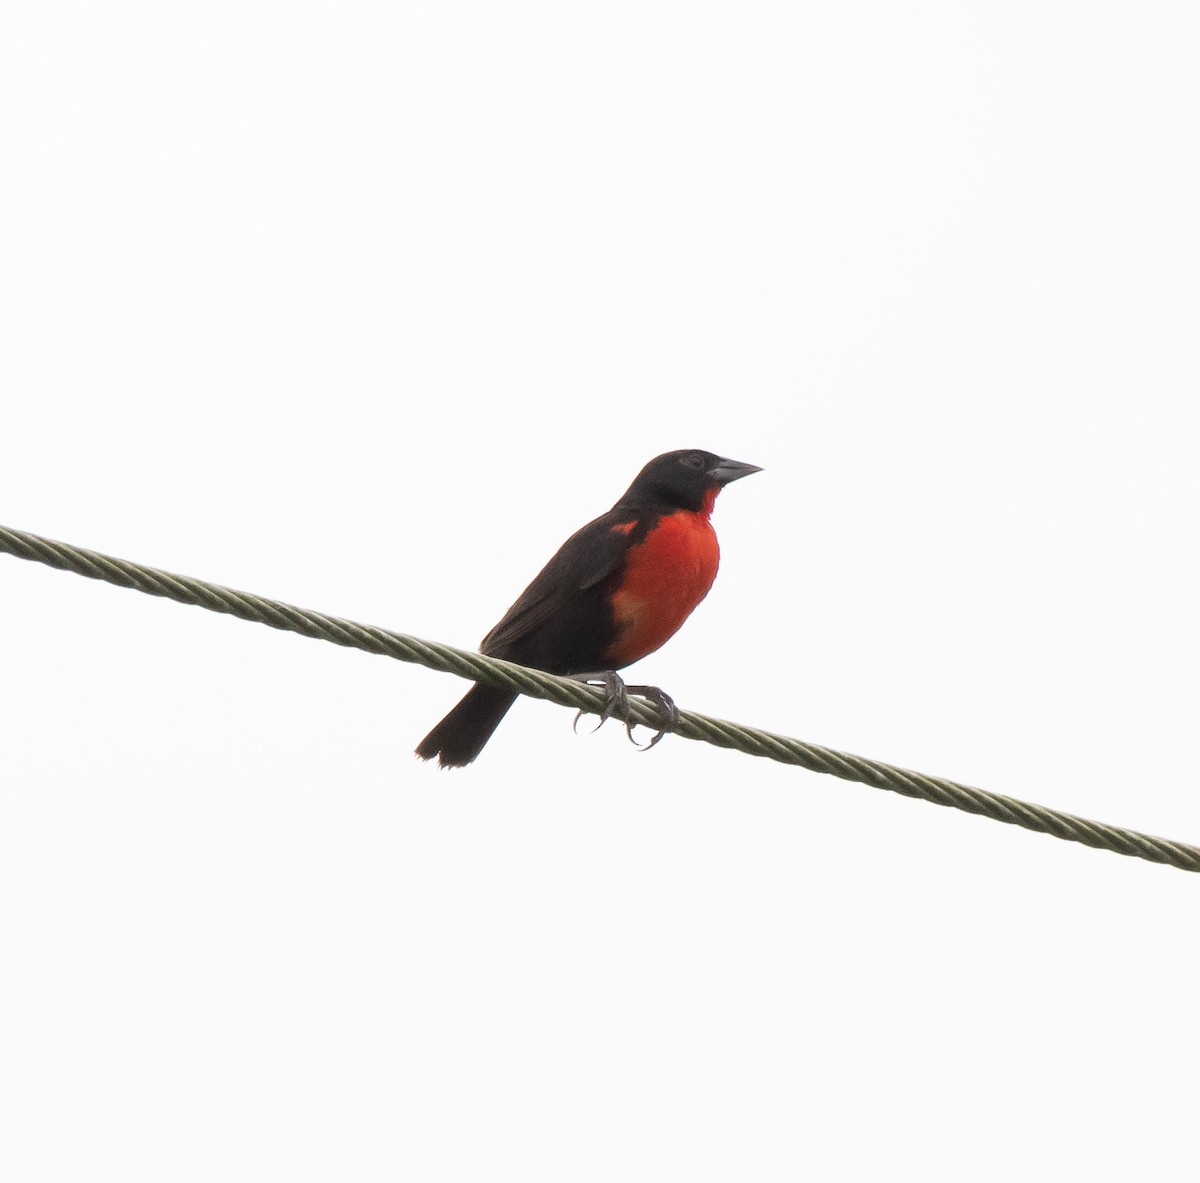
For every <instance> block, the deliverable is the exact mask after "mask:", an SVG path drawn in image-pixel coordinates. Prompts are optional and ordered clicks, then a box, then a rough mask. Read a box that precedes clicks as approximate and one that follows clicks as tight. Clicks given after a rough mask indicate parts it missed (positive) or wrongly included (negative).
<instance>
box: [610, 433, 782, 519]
mask: <svg viewBox="0 0 1200 1183" xmlns="http://www.w3.org/2000/svg"><path fill="white" fill-rule="evenodd" d="M752 472H762V469H761V468H759V467H758V466H757V465H755V464H742V463H741V462H740V461H738V460H726V459H724V458H723V457H721V456H715V455H713V453H712V452H701V451H700V450H699V449H697V448H684V449H683V450H682V451H679V452H665V453H664V454H663V455H661V456H655V458H654V459H653V460H651V461H650V463H649V464H647V465H646V467H645V468H643V469H642V471H641V472H639V473H638V475H637V479H636V480H635V481H634V482H633V484H632V485H630V486H629V490H628V491H627V492H626V494H625V496H624V497H622V498H621V500H620V501H619V502H618V504H619V505H646V504H654V505H669V506H671V507H672V508H674V509H690V510H695V511H699V510H705V511H709V510H711V509H712V504H713V502H714V501H715V500H716V496H717V494H718V493H719V492H720V491H721V489H722V488H724V487H725V486H726V485H728V484H729V483H730V482H731V481H736V480H740V479H741V478H742V477H744V476H749V475H750V474H751V473H752Z"/></svg>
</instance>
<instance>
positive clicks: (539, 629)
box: [417, 449, 762, 768]
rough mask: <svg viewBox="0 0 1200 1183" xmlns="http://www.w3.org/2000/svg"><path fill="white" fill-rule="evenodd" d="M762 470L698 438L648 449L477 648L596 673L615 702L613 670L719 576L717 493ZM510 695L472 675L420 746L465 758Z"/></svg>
mask: <svg viewBox="0 0 1200 1183" xmlns="http://www.w3.org/2000/svg"><path fill="white" fill-rule="evenodd" d="M761 471H762V470H761V469H760V468H758V467H756V466H755V465H753V464H741V463H739V462H738V461H737V460H724V459H722V458H721V457H720V456H714V455H713V454H712V453H711V452H701V451H697V450H695V449H685V450H683V451H679V452H667V453H666V454H665V455H662V456H657V457H655V458H654V459H653V460H651V461H650V463H649V464H647V465H646V467H645V468H643V469H642V471H641V472H640V473H638V475H637V478H636V479H635V480H634V482H633V484H632V485H630V486H629V488H628V489H627V490H626V492H625V493H624V495H623V496H622V497H621V499H620V500H619V501H618V502H617V503H616V505H614V506H613V507H612V509H610V510H609V511H608V513H606V514H603V515H602V516H601V517H598V518H597V519H596V520H595V521H594V522H589V523H588V524H587V525H586V526H584V527H583V529H582V530H579V531H577V532H576V533H574V534H572V535H571V537H570V538H568V539H567V541H566V542H564V543H563V545H562V547H561V548H560V549H559V551H558V553H557V554H556V555H555V556H554V558H552V559H551V560H550V561H549V562H548V563H547V564H546V565H545V567H543V568H542V570H541V572H540V573H539V574H538V576H537V578H536V579H534V581H533V582H532V583H531V584H530V585H529V586H528V587H527V588H526V589H525V590H524V592H522V593H521V595H520V597H519V598H518V600H517V602H516V603H515V604H513V606H512V607H511V608H510V609H509V610H508V611H507V612H506V613H505V614H504V618H503V619H502V620H501V621H500V623H499V624H497V625H496V627H495V628H493V629H492V631H491V632H490V633H488V635H487V636H486V637H484V639H483V642H482V644H481V645H480V646H479V651H480V653H484V654H486V655H487V656H489V657H499V658H503V659H504V660H506V661H515V662H519V663H520V664H521V665H528V666H533V667H534V668H535V669H540V670H546V671H547V672H549V673H552V674H566V675H570V676H573V677H579V678H582V679H583V680H585V681H603V682H604V684H605V686H606V688H607V690H608V694H609V703H608V707H607V708H606V709H605V712H604V716H603V717H605V718H607V717H608V716H609V715H610V714H613V713H621V711H622V710H623V709H624V707H625V705H626V700H625V690H626V687H625V685H624V683H623V682H622V681H621V680H620V678H618V677H617V676H616V672H615V671H617V670H619V669H623V668H624V667H625V666H627V665H632V664H633V663H634V662H635V661H638V660H640V659H641V658H643V657H645V656H646V655H647V654H648V653H653V652H654V651H655V650H656V649H658V648H659V647H660V646H661V645H663V644H665V643H666V642H667V641H668V640H669V639H670V638H671V637H672V636H674V634H675V632H676V630H677V629H678V628H679V626H680V625H681V624H683V622H684V621H685V620H686V619H687V618H688V617H689V616H690V615H691V613H692V609H693V608H695V607H696V605H697V604H699V603H700V601H701V600H703V599H704V597H705V596H706V595H708V589H709V588H710V587H712V584H713V580H714V579H715V578H716V575H717V564H718V562H719V560H720V549H719V547H718V546H717V536H716V534H715V532H714V531H713V528H712V523H711V522H710V521H709V515H710V514H711V513H712V510H713V503H714V502H715V501H716V499H717V494H718V493H719V492H720V491H721V489H722V488H724V487H725V486H726V485H728V484H729V483H730V482H731V481H736V480H739V479H740V478H742V477H744V476H749V475H750V474H751V473H753V472H761ZM629 689H632V690H635V691H636V692H638V693H641V694H644V695H645V696H646V697H648V698H650V699H652V700H654V701H656V702H657V703H658V704H659V706H660V707H661V708H662V710H663V713H664V715H665V717H666V719H668V720H673V719H674V718H675V717H677V712H676V711H675V706H674V703H672V702H671V700H670V699H669V698H668V697H667V696H666V695H664V694H663V693H662V691H660V690H658V689H657V688H656V687H652V686H637V687H630V688H629ZM516 700H517V696H516V694H514V693H513V692H512V691H509V690H499V689H496V688H495V687H493V686H483V685H479V684H477V685H475V686H474V687H472V688H471V689H470V690H468V691H467V693H466V695H465V696H464V698H463V699H462V701H461V702H460V703H459V704H458V705H457V706H456V707H455V708H454V709H453V710H452V711H451V712H450V713H449V714H448V715H447V716H446V717H445V718H444V719H443V720H442V721H441V722H440V723H439V724H438V725H437V726H436V727H435V728H434V729H433V730H432V731H431V732H430V733H429V734H428V735H427V736H426V737H425V738H424V739H423V740H422V741H421V743H420V745H419V746H418V747H417V755H418V756H420V757H421V759H422V760H432V759H433V758H434V757H435V756H436V757H437V758H438V762H439V763H440V764H441V765H442V767H444V768H460V767H462V766H463V765H466V764H470V763H471V761H472V760H474V759H475V757H476V756H478V755H479V753H480V752H481V751H482V750H483V746H484V744H486V743H487V741H488V740H489V739H490V738H491V735H492V732H493V731H495V730H496V728H497V727H498V726H499V724H500V720H501V719H503V718H504V716H505V714H506V713H507V711H508V709H509V707H511V706H512V704H513V703H514V702H516ZM661 734H662V733H661V732H660V733H659V735H660V736H661ZM658 738H659V736H656V737H655V741H653V742H656V741H657V739H658Z"/></svg>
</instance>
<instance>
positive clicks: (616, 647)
mask: <svg viewBox="0 0 1200 1183" xmlns="http://www.w3.org/2000/svg"><path fill="white" fill-rule="evenodd" d="M716 496H717V490H715V489H714V490H712V491H711V492H710V493H709V495H708V496H707V497H706V498H705V503H704V509H703V510H701V511H700V512H699V513H692V512H689V511H687V510H681V511H679V512H678V513H672V514H666V515H664V516H663V517H662V518H661V519H660V520H659V522H658V524H657V525H656V526H655V527H654V528H653V529H652V530H651V531H650V533H649V534H647V535H646V537H645V538H644V539H643V540H642V541H641V542H639V543H638V544H637V545H636V546H633V547H631V548H630V550H629V554H628V556H627V558H626V560H625V568H624V573H623V575H622V577H621V583H620V586H619V587H618V588H617V590H616V591H615V592H614V593H613V595H612V608H613V616H614V618H615V621H616V625H617V639H616V641H615V642H614V643H613V645H612V647H611V648H610V650H609V659H610V660H611V661H612V663H613V667H614V668H617V669H619V668H621V667H623V666H626V665H631V664H632V663H633V662H635V661H638V660H640V659H641V658H643V657H645V656H646V655H647V654H648V653H653V652H654V651H655V649H658V648H659V647H660V646H662V645H664V644H666V642H667V641H669V640H670V639H671V637H673V636H674V635H675V633H676V632H677V631H678V629H679V627H680V625H682V624H683V622H684V621H685V620H687V618H688V617H689V616H690V615H691V614H692V610H693V609H694V608H695V607H696V605H697V604H699V603H700V601H701V600H703V599H704V597H705V596H706V595H708V590H709V588H711V587H712V585H713V580H714V579H716V577H717V566H718V564H719V563H720V559H721V551H720V548H719V547H718V546H717V535H716V533H715V532H714V530H713V528H712V525H711V523H710V522H709V520H708V515H709V514H710V513H711V512H712V504H713V502H714V501H715V500H716ZM620 528H621V527H619V526H618V527H617V529H620Z"/></svg>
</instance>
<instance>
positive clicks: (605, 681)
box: [571, 670, 679, 752]
mask: <svg viewBox="0 0 1200 1183" xmlns="http://www.w3.org/2000/svg"><path fill="white" fill-rule="evenodd" d="M580 681H582V682H583V683H584V685H587V686H593V685H594V686H598V687H602V688H603V690H604V693H605V695H606V701H605V703H604V709H603V710H602V711H601V712H600V722H599V723H597V724H596V726H595V727H593V728H592V734H593V735H594V734H595V733H596V732H597V731H599V730H600V728H601V727H603V726H604V724H605V723H606V722H607V721H608V720H609V719H620V720H622V721H623V722H624V724H625V734H626V735H628V736H629V742H630V743H631V744H633V746H634V747H635V748H637V749H638V751H641V752H648V751H649V750H650V749H651V748H652V747H654V745H655V744H656V743H658V741H659V740H660V739H662V737H663V736H664V735H666V733H667V732H668V731H672V730H674V728H675V727H676V725H677V724H678V723H679V708H678V707H677V706H676V705H675V700H674V699H673V698H672V697H671V696H670V695H669V694H667V693H666V692H665V691H663V690H660V689H659V688H658V687H657V686H626V684H625V682H624V681H623V680H622V679H621V678H620V677H619V676H618V675H617V674H616V673H615V672H614V671H613V670H605V671H604V673H603V674H594V675H588V676H586V677H581V678H580ZM630 694H636V695H638V697H640V698H644V699H646V700H647V701H648V702H650V703H651V704H652V705H653V706H655V707H656V708H657V709H658V712H659V714H660V715H661V722H662V726H661V727H660V728H659V730H658V731H656V732H655V734H654V736H653V738H652V739H651V740H650V742H649V743H648V744H640V743H638V741H637V740H636V739H634V736H633V729H634V727H635V726H636V720H634V719H633V718H631V717H630V714H629V695H630ZM588 713H589V712H587V711H585V710H584V709H583V708H582V707H581V708H580V709H579V710H578V711H576V712H575V719H574V721H573V722H572V723H571V730H572V731H574V732H575V733H576V734H577V735H578V734H579V720H580V719H582V718H583V716H584V715H585V714H588Z"/></svg>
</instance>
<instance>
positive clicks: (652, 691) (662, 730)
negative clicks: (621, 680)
mask: <svg viewBox="0 0 1200 1183" xmlns="http://www.w3.org/2000/svg"><path fill="white" fill-rule="evenodd" d="M625 689H626V691H627V692H628V693H630V694H636V695H638V696H639V697H640V698H644V699H646V701H647V702H649V703H651V704H652V705H653V706H654V707H656V708H657V709H658V713H659V716H660V719H659V721H660V723H661V726H660V727H659V729H658V730H657V731H656V732H655V733H654V736H653V738H652V739H651V740H650V742H649V743H648V744H640V743H638V741H637V740H636V739H634V738H633V721H632V720H631V719H630V718H629V716H628V715H626V717H625V732H626V734H627V735H628V736H629V742H630V743H631V744H633V746H634V747H635V748H637V749H638V751H641V752H648V751H649V750H650V749H651V748H652V747H654V745H655V744H656V743H658V741H659V740H660V739H662V737H663V736H664V735H666V734H667V732H668V731H674V730H675V728H676V727H677V726H678V725H679V708H678V707H677V706H676V705H675V700H674V699H673V698H672V697H671V696H670V695H669V694H668V693H667V692H666V691H665V690H661V689H660V688H659V687H657V686H626V687H625Z"/></svg>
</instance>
